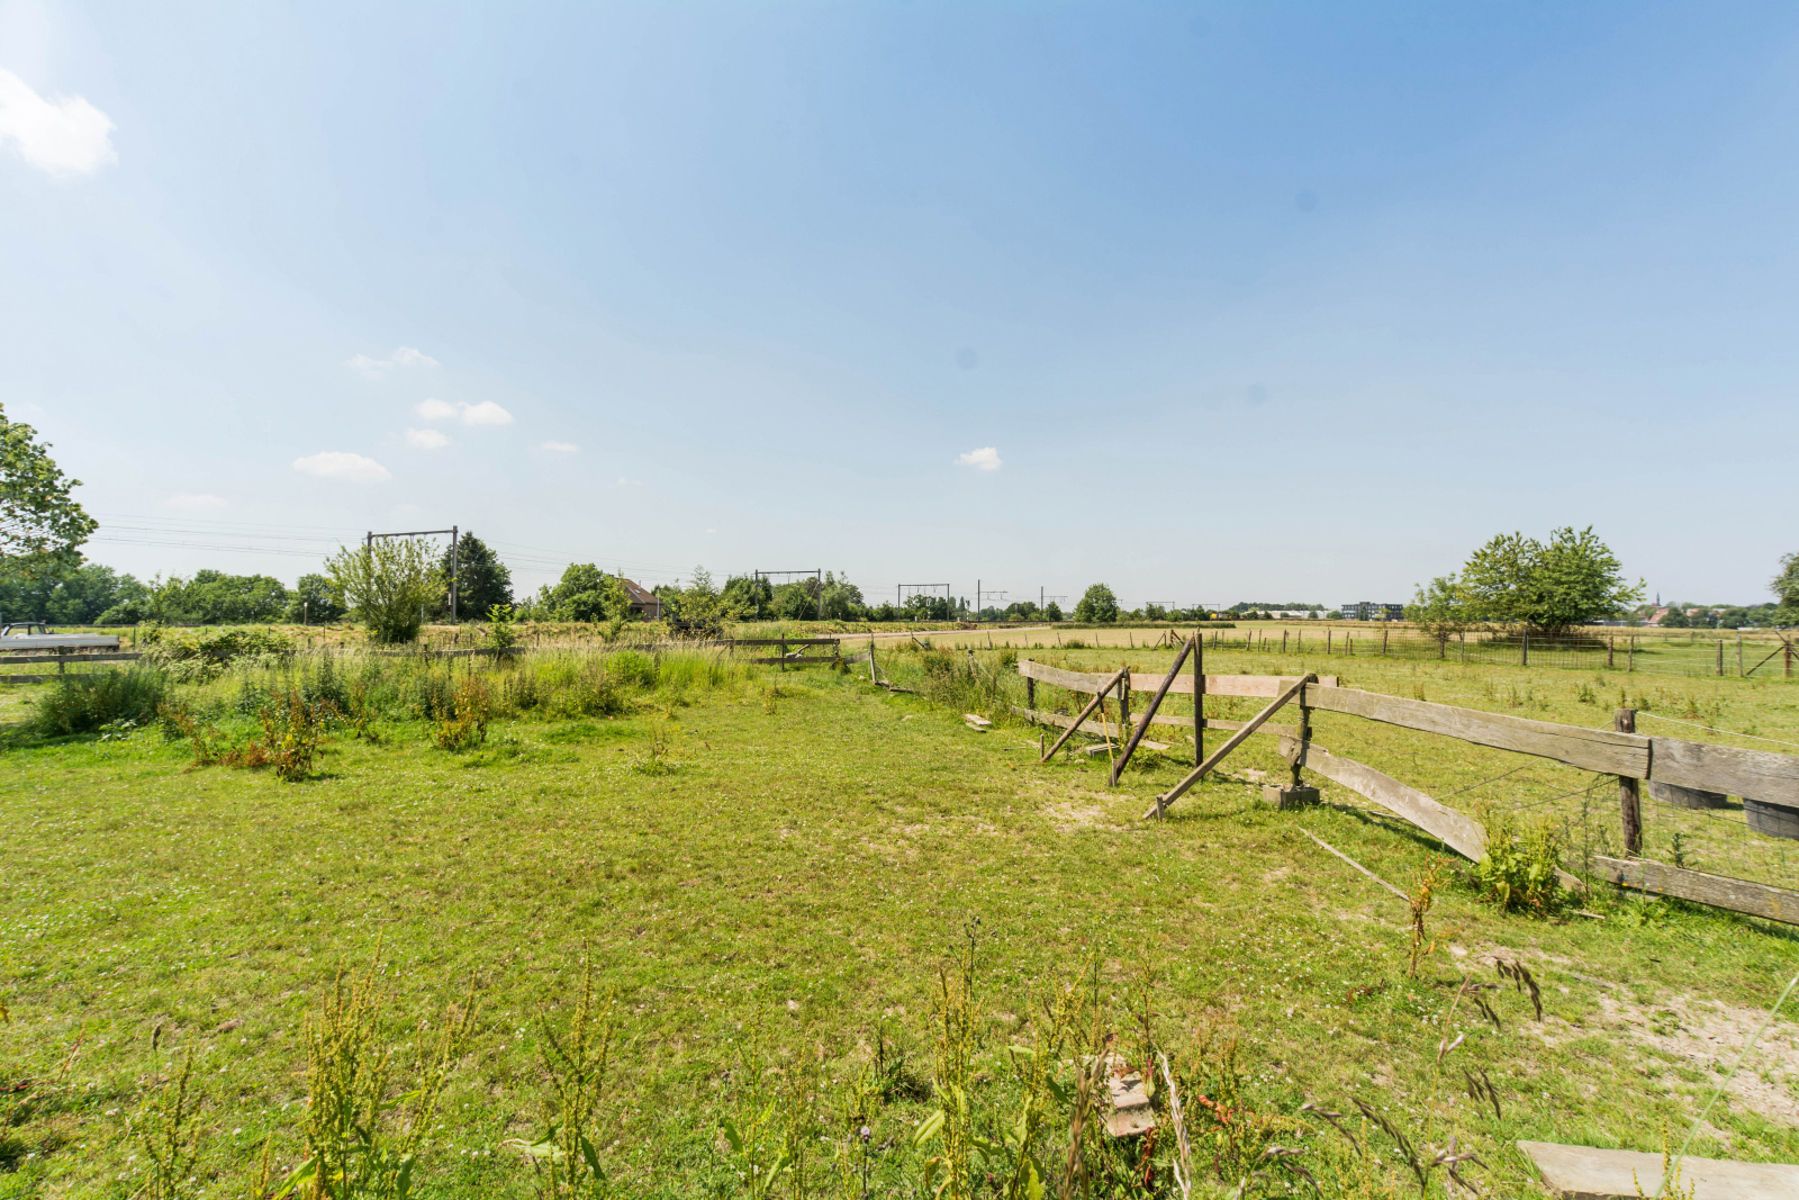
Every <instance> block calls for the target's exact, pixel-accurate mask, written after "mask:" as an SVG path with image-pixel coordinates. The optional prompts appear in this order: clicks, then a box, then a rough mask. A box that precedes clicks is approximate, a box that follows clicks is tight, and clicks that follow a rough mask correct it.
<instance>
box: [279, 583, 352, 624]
mask: <svg viewBox="0 0 1799 1200" xmlns="http://www.w3.org/2000/svg"><path fill="white" fill-rule="evenodd" d="M348 615H349V614H348V612H347V611H346V610H345V608H344V602H343V598H342V597H341V596H339V595H338V594H337V589H336V588H334V587H332V586H331V581H330V580H329V579H327V578H325V577H324V576H323V575H318V574H312V575H302V576H300V581H299V582H298V583H296V584H294V590H293V591H292V592H291V593H289V597H288V603H287V619H288V620H289V621H291V622H293V623H294V624H296V625H301V624H310V625H334V624H336V623H337V622H339V621H341V620H343V619H344V618H345V617H346V616H348Z"/></svg>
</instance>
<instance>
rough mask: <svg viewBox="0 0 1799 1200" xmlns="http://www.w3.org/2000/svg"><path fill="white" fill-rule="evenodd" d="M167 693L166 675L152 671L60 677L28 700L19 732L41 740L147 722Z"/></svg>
mask: <svg viewBox="0 0 1799 1200" xmlns="http://www.w3.org/2000/svg"><path fill="white" fill-rule="evenodd" d="M168 690H169V680H168V676H166V675H165V674H163V672H161V671H159V670H157V669H155V668H153V667H132V668H131V669H130V670H126V671H101V672H97V673H95V674H92V675H65V676H63V677H62V678H60V679H58V680H57V681H56V682H55V683H54V684H51V685H49V686H48V687H47V688H46V689H45V690H44V692H43V693H42V694H40V695H38V696H37V697H35V698H34V699H33V701H32V705H31V713H30V715H29V716H27V717H26V718H25V728H26V730H27V731H28V732H30V733H34V734H37V735H39V736H42V737H65V736H67V735H69V734H76V733H95V732H98V731H99V730H101V729H103V728H105V727H106V726H108V725H118V724H121V723H124V722H131V723H134V724H139V725H143V724H148V723H149V722H150V721H152V720H154V719H155V717H156V710H157V709H158V708H159V707H160V706H161V704H162V701H163V697H164V696H166V695H167V694H168Z"/></svg>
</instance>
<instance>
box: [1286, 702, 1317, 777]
mask: <svg viewBox="0 0 1799 1200" xmlns="http://www.w3.org/2000/svg"><path fill="white" fill-rule="evenodd" d="M1297 699H1298V702H1299V744H1298V745H1297V746H1295V747H1294V748H1293V762H1292V763H1291V765H1290V769H1291V776H1290V777H1289V779H1288V781H1287V787H1288V788H1289V789H1296V788H1300V787H1303V786H1305V784H1304V781H1303V780H1301V779H1300V777H1299V768H1300V767H1302V766H1304V765H1305V761H1306V748H1307V747H1308V746H1310V745H1311V744H1312V706H1311V705H1310V704H1307V703H1306V693H1305V689H1304V688H1301V689H1300V690H1299V696H1298V697H1297Z"/></svg>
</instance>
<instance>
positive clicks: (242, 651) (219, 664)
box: [143, 629, 294, 683]
mask: <svg viewBox="0 0 1799 1200" xmlns="http://www.w3.org/2000/svg"><path fill="white" fill-rule="evenodd" d="M293 652H294V644H293V642H292V641H291V640H289V639H288V638H287V637H286V636H285V635H283V634H280V633H276V632H275V631H274V630H272V629H218V630H197V631H195V632H192V633H171V632H169V631H168V630H166V629H152V630H150V631H149V632H148V633H147V634H145V635H144V650H143V657H144V660H145V661H148V662H150V663H153V664H155V665H156V666H158V667H161V668H163V669H164V670H165V671H167V672H168V674H169V676H170V677H171V678H173V679H175V680H176V681H178V682H182V683H205V682H207V681H208V680H212V679H216V678H218V677H219V675H220V674H222V673H223V672H224V670H225V668H226V667H228V666H230V665H232V664H233V663H236V662H239V661H258V660H261V661H268V660H280V659H286V658H289V657H291V656H292V655H293Z"/></svg>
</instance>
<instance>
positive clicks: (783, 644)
mask: <svg viewBox="0 0 1799 1200" xmlns="http://www.w3.org/2000/svg"><path fill="white" fill-rule="evenodd" d="M781 669H782V670H783V671H785V670H786V669H787V635H786V634H784V633H783V634H782V635H781Z"/></svg>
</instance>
